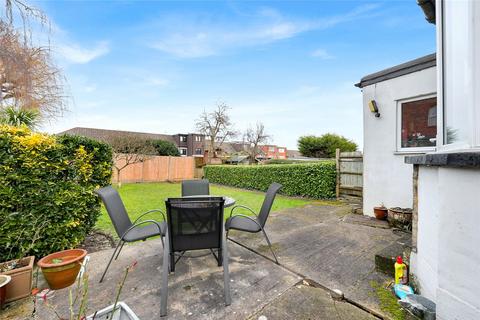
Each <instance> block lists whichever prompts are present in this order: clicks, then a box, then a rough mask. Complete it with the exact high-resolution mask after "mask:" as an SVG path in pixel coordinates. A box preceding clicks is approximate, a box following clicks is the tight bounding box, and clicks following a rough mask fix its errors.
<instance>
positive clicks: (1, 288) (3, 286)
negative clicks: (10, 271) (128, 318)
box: [0, 274, 12, 310]
mask: <svg viewBox="0 0 480 320" xmlns="http://www.w3.org/2000/svg"><path fill="white" fill-rule="evenodd" d="M11 280H12V277H10V276H6V275H4V274H3V275H1V276H0V310H2V309H3V305H4V304H5V300H6V298H7V284H8V283H9V282H10V281H11Z"/></svg>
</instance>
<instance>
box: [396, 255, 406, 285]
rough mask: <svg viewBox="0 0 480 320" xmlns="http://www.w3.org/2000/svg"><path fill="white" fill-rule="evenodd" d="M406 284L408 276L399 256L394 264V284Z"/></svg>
mask: <svg viewBox="0 0 480 320" xmlns="http://www.w3.org/2000/svg"><path fill="white" fill-rule="evenodd" d="M407 283H408V274H407V266H406V265H405V263H403V259H402V257H401V256H398V257H397V262H395V284H407Z"/></svg>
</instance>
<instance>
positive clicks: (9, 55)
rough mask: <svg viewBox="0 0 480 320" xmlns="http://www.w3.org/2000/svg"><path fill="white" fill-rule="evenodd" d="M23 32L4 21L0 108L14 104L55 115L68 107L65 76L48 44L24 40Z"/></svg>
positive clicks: (0, 37)
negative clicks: (38, 44) (55, 61)
mask: <svg viewBox="0 0 480 320" xmlns="http://www.w3.org/2000/svg"><path fill="white" fill-rule="evenodd" d="M21 38H22V35H21V33H19V32H17V31H16V30H15V29H14V28H13V27H12V26H11V25H9V24H7V23H5V22H3V21H0V109H2V108H6V107H7V106H14V107H15V108H20V109H24V110H37V111H38V112H39V113H40V114H41V115H42V116H43V117H55V116H58V115H60V114H61V112H62V111H63V110H64V109H65V106H66V99H65V98H66V95H65V94H64V78H63V76H62V73H61V71H60V69H58V68H57V67H56V66H55V65H54V63H53V59H52V55H51V51H50V49H49V48H48V47H40V46H34V45H31V44H30V43H29V42H27V41H23V40H22V39H21Z"/></svg>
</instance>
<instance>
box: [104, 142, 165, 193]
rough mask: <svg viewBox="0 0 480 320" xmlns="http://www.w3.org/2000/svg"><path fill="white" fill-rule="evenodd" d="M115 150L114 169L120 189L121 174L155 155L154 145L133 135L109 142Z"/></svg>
mask: <svg viewBox="0 0 480 320" xmlns="http://www.w3.org/2000/svg"><path fill="white" fill-rule="evenodd" d="M109 144H110V146H111V147H112V149H113V160H114V161H113V167H114V168H115V170H116V173H117V184H118V186H119V187H120V186H121V181H120V174H121V172H122V170H124V169H125V168H127V167H128V166H130V165H132V164H135V163H140V162H144V161H145V160H147V159H149V158H150V157H151V156H152V155H154V154H155V152H156V150H155V148H154V147H153V145H152V144H151V143H150V142H149V141H146V140H143V139H139V138H138V137H136V136H133V135H122V136H117V137H115V138H113V139H112V140H111V141H109Z"/></svg>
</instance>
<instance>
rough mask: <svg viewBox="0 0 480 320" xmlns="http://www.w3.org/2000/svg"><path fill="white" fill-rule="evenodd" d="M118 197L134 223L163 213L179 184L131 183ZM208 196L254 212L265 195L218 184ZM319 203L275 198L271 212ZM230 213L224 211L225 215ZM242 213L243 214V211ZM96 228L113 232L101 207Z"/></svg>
mask: <svg viewBox="0 0 480 320" xmlns="http://www.w3.org/2000/svg"><path fill="white" fill-rule="evenodd" d="M119 192H120V196H121V197H122V200H123V202H124V204H125V207H126V208H127V211H128V213H129V215H130V219H132V221H133V220H135V218H137V217H138V216H139V215H140V214H141V213H143V212H145V211H148V210H151V209H161V210H162V211H164V212H165V199H166V198H168V197H179V196H180V183H166V182H165V183H135V184H123V185H122V187H121V188H120V189H119ZM210 194H212V195H222V196H229V197H232V198H234V199H235V200H236V204H242V205H246V206H248V207H250V208H252V209H253V210H255V211H256V212H258V210H260V207H261V205H262V202H263V198H264V196H265V194H264V193H262V192H257V191H249V190H243V189H237V188H230V187H223V186H219V185H210ZM313 202H317V203H318V202H319V201H318V200H310V199H301V198H292V197H285V196H277V197H276V198H275V202H274V204H273V209H272V211H277V210H281V209H286V208H293V207H301V206H304V205H306V204H309V203H313ZM229 213H230V209H229V208H227V209H226V212H225V215H227V214H229ZM244 213H246V211H244ZM148 218H152V219H156V220H161V219H162V218H161V215H160V214H156V213H152V214H151V215H147V216H146V217H145V219H148ZM97 227H98V228H99V229H102V230H104V231H109V232H111V233H113V234H114V233H115V231H114V229H113V226H112V223H111V222H110V218H109V217H108V214H107V212H106V211H105V208H103V207H102V215H101V216H100V218H99V219H98V222H97Z"/></svg>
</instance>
